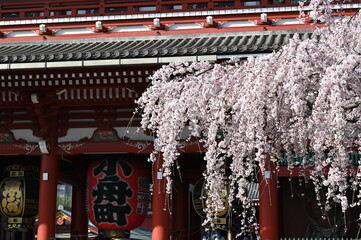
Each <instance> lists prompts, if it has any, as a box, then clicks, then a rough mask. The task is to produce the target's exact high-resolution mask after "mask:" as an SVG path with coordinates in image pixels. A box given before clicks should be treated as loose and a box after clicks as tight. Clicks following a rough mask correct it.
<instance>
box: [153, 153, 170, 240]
mask: <svg viewBox="0 0 361 240" xmlns="http://www.w3.org/2000/svg"><path fill="white" fill-rule="evenodd" d="M162 162H163V157H162V155H161V154H158V155H157V160H156V161H155V162H154V163H153V195H152V228H153V229H152V239H153V240H169V237H170V236H169V234H170V214H169V204H168V203H167V194H166V189H165V183H166V180H165V179H164V178H162V177H161V175H160V174H158V171H159V169H161V166H162Z"/></svg>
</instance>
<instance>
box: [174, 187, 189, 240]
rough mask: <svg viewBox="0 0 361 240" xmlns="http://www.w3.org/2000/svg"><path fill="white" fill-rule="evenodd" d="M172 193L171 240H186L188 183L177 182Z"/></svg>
mask: <svg viewBox="0 0 361 240" xmlns="http://www.w3.org/2000/svg"><path fill="white" fill-rule="evenodd" d="M174 184H175V189H174V191H173V203H172V239H173V240H187V239H188V183H186V182H183V183H180V182H177V183H174Z"/></svg>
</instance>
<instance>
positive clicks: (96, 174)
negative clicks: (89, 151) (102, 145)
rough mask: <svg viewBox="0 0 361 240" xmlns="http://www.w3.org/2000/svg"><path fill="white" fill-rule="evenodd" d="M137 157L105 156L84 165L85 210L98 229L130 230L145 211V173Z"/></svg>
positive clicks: (147, 171)
mask: <svg viewBox="0 0 361 240" xmlns="http://www.w3.org/2000/svg"><path fill="white" fill-rule="evenodd" d="M149 172H150V170H147V168H146V167H145V166H142V164H141V162H140V161H136V162H131V161H124V160H116V159H106V160H102V161H97V162H94V163H92V164H91V165H90V167H89V169H88V194H87V211H88V216H89V219H90V220H91V221H92V222H93V224H94V225H95V226H96V227H98V228H99V229H104V230H116V229H120V230H131V229H134V228H136V227H137V226H139V225H140V224H141V223H142V222H143V220H144V218H145V216H146V214H147V211H148V208H149V202H150V198H149V197H147V196H148V195H149V181H150V179H149V174H150V173H149Z"/></svg>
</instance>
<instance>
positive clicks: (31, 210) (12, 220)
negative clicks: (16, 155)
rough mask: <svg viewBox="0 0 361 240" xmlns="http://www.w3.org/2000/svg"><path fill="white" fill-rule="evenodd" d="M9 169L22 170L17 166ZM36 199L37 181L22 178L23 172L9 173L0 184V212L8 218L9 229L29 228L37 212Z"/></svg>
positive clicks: (26, 177)
mask: <svg viewBox="0 0 361 240" xmlns="http://www.w3.org/2000/svg"><path fill="white" fill-rule="evenodd" d="M10 168H15V169H17V168H20V169H21V170H24V168H23V167H21V166H18V165H12V166H10ZM17 170H19V169H17ZM38 197H39V180H38V179H36V178H34V177H30V176H24V171H10V177H7V178H5V179H4V180H3V181H2V182H1V183H0V212H1V214H2V215H4V216H6V217H8V227H9V228H23V227H29V224H31V223H32V220H31V217H34V216H35V215H36V214H37V212H38Z"/></svg>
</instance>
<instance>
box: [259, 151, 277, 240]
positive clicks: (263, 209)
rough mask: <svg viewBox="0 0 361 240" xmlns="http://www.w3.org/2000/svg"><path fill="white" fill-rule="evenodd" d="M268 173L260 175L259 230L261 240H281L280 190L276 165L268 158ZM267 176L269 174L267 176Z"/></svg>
mask: <svg viewBox="0 0 361 240" xmlns="http://www.w3.org/2000/svg"><path fill="white" fill-rule="evenodd" d="M266 161H267V163H266V172H269V176H263V175H262V173H260V174H259V183H260V184H259V229H260V238H261V240H275V239H279V223H278V221H279V219H278V189H277V175H276V170H275V163H274V162H271V161H269V156H268V157H267V160H266ZM266 175H267V174H266Z"/></svg>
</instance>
